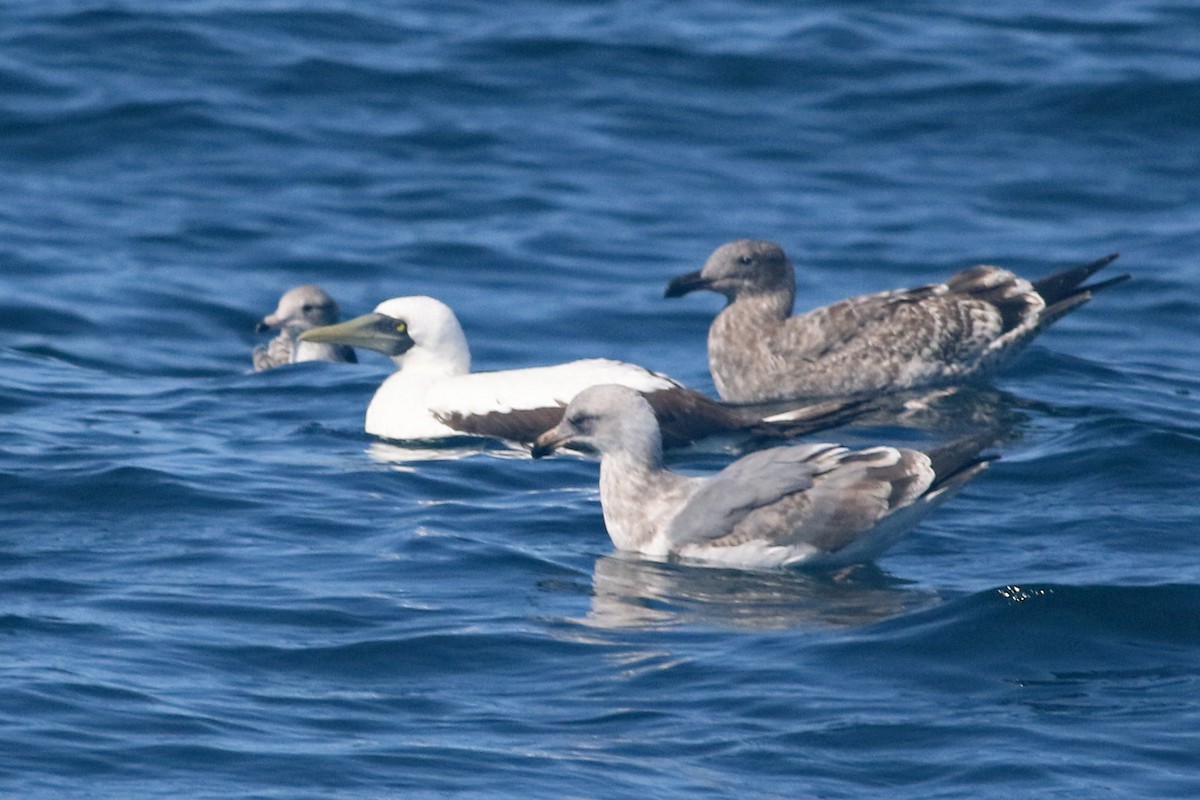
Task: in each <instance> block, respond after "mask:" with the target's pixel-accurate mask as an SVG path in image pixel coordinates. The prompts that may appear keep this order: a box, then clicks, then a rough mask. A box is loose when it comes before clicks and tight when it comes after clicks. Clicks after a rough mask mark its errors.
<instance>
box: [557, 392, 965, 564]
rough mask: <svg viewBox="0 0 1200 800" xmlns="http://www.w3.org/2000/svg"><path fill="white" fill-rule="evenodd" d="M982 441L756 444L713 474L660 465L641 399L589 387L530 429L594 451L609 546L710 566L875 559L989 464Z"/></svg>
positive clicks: (655, 432) (658, 445) (654, 430)
mask: <svg viewBox="0 0 1200 800" xmlns="http://www.w3.org/2000/svg"><path fill="white" fill-rule="evenodd" d="M982 445H983V441H982V440H963V441H961V442H959V443H956V444H951V445H948V446H946V447H944V448H941V449H937V450H931V451H929V452H928V453H923V452H920V451H918V450H909V449H904V448H898V447H870V448H866V449H863V450H850V449H848V448H845V447H841V446H838V445H835V444H807V445H795V446H788V447H774V448H771V449H768V450H759V451H757V452H754V453H751V454H750V455H747V456H744V457H743V458H740V459H738V460H737V461H734V462H733V463H732V464H730V465H729V466H727V467H726V468H725V469H723V470H721V471H720V472H718V473H716V474H715V475H711V476H702V477H695V476H685V475H680V474H678V473H675V472H672V471H670V470H668V469H666V468H665V467H664V466H663V456H662V440H661V438H660V435H659V428H658V424H657V422H656V421H655V418H654V414H653V412H652V410H651V408H650V405H649V404H648V403H647V402H646V401H645V399H644V398H642V397H641V396H639V395H638V394H637V393H635V392H632V391H630V390H628V389H626V388H625V387H621V386H596V387H592V388H590V389H587V390H585V391H584V392H582V393H580V394H579V395H578V396H577V397H576V398H575V399H574V400H572V401H571V404H570V405H569V406H567V410H566V413H565V415H564V416H563V419H562V421H561V422H560V423H559V424H558V425H557V426H555V427H554V428H552V429H550V430H548V431H546V432H545V433H543V434H542V435H541V436H539V437H538V438H537V440H536V442H535V444H534V447H533V455H534V457H539V456H542V455H546V454H548V453H550V452H552V451H554V450H555V449H557V448H559V447H572V448H576V449H582V450H584V451H588V452H597V453H599V455H600V503H601V506H602V507H603V512H604V524H605V527H606V528H607V530H608V534H609V537H610V538H611V539H612V542H613V545H614V546H616V548H617V549H618V550H627V551H633V552H637V553H642V554H645V555H649V556H654V557H659V558H667V557H678V558H683V559H687V560H695V561H699V562H703V563H706V564H709V565H715V566H727V567H750V568H768V567H780V566H789V565H794V564H802V563H804V564H809V565H813V566H816V565H820V566H840V565H845V564H851V563H857V562H861V561H868V560H870V559H872V558H875V557H876V556H878V555H879V554H880V553H882V552H883V551H884V550H886V549H887V548H888V547H889V546H891V545H892V544H893V543H894V542H895V541H896V540H897V539H899V538H900V537H901V536H902V535H903V534H904V533H905V532H906V531H908V530H909V529H911V528H912V527H913V526H914V525H916V524H917V522H918V521H920V520H921V519H922V518H923V517H924V516H925V515H926V514H927V513H929V511H931V510H932V509H933V508H934V507H935V506H936V505H937V504H938V503H940V502H941V501H942V500H944V499H945V498H947V497H949V496H950V495H951V494H953V493H954V492H955V491H956V490H958V489H959V488H961V487H962V486H963V484H965V483H966V482H967V481H968V480H970V479H971V478H972V477H974V476H975V475H976V474H978V473H979V472H980V471H982V470H983V469H984V468H985V467H986V466H987V461H988V459H985V458H980V457H979V451H980V449H981V447H982Z"/></svg>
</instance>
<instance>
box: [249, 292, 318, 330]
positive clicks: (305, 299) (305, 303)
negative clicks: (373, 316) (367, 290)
mask: <svg viewBox="0 0 1200 800" xmlns="http://www.w3.org/2000/svg"><path fill="white" fill-rule="evenodd" d="M337 321H338V304H337V303H336V302H335V301H334V299H333V298H332V297H330V296H329V295H328V294H326V293H325V290H323V289H322V288H321V287H320V286H314V285H313V284H311V283H307V284H305V285H303V286H297V287H296V288H294V289H289V290H288V291H286V292H284V293H283V297H280V298H279V305H278V307H276V309H275V313H273V314H268V315H267V316H265V317H263V318H262V319H261V320H260V321H259V323H258V324H257V325H255V326H254V329H255V330H256V331H258V332H259V333H262V332H263V331H267V330H285V331H287V332H288V333H290V334H293V335H295V334H298V333H301V332H303V331H306V330H308V329H309V328H316V327H318V326H320V325H331V324H333V323H335V322H337Z"/></svg>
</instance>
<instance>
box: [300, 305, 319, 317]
mask: <svg viewBox="0 0 1200 800" xmlns="http://www.w3.org/2000/svg"><path fill="white" fill-rule="evenodd" d="M300 310H301V311H303V312H304V313H305V314H311V313H312V312H313V311H316V310H317V307H316V306H314V305H312V304H311V303H310V304H308V305H306V306H304V307H303V308H301V309H300Z"/></svg>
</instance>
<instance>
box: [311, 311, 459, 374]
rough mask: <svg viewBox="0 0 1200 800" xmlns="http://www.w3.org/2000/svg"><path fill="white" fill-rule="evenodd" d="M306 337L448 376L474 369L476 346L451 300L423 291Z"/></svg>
mask: <svg viewBox="0 0 1200 800" xmlns="http://www.w3.org/2000/svg"><path fill="white" fill-rule="evenodd" d="M300 341H302V342H329V343H336V344H348V345H352V346H354V347H365V348H368V349H370V350H376V351H378V352H380V353H383V354H385V355H388V356H391V357H392V360H393V361H394V362H395V363H396V367H397V368H398V369H410V370H415V369H418V368H423V369H428V370H430V371H433V372H438V373H442V374H447V375H460V374H464V373H466V372H469V371H470V369H471V351H470V349H469V348H468V346H467V337H466V335H465V334H464V333H463V330H462V326H461V325H459V324H458V318H457V317H455V316H454V312H453V311H451V310H450V307H449V306H447V305H446V304H445V303H443V302H441V301H440V300H435V299H434V298H432V297H425V296H423V295H414V296H410V297H393V298H392V299H391V300H385V301H383V302H382V303H380V304H379V305H377V306H376V307H375V311H373V312H372V313H370V314H364V315H362V316H361V317H355V318H354V319H352V320H347V321H346V322H343V323H341V324H340V325H329V326H326V327H323V328H314V329H313V330H310V331H307V332H305V333H303V334H301V335H300Z"/></svg>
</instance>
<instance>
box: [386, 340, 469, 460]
mask: <svg viewBox="0 0 1200 800" xmlns="http://www.w3.org/2000/svg"><path fill="white" fill-rule="evenodd" d="M439 344H440V347H439V349H438V350H437V351H434V350H432V349H430V348H427V347H422V346H420V345H418V346H416V347H414V348H412V349H411V350H409V351H408V352H406V353H402V354H400V355H398V356H393V357H392V362H393V363H394V364H395V365H396V371H395V372H393V373H392V374H391V375H389V376H388V377H387V380H385V381H384V382H383V384H382V385H381V386H380V387H379V388H378V389H377V390H376V391H375V396H374V397H372V398H371V404H370V405H369V406H367V417H366V422H365V425H364V427H365V428H366V431H367V433H369V434H371V435H372V436H379V437H382V438H384V439H393V440H408V439H437V438H440V437H443V436H452V435H454V433H455V431H454V430H453V429H451V428H450V427H448V426H446V425H443V424H442V423H441V422H439V421H438V420H437V419H435V418H434V416H433V414H432V413H430V410H429V392H430V390H431V389H432V388H433V387H434V386H435V385H437V384H438V383H439V382H440V381H443V380H446V379H448V378H454V377H456V376H458V375H466V374H468V373H469V372H470V371H471V353H470V350H469V349H468V348H467V340H466V337H464V336H461V334H460V336H459V337H457V339H455V338H453V337H452V338H443V339H442V340H441V341H440V343H439Z"/></svg>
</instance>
